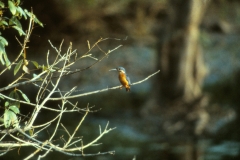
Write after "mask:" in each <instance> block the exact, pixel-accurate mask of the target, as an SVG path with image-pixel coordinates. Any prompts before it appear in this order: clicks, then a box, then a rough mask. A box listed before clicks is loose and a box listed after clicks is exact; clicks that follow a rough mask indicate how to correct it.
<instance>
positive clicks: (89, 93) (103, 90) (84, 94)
mask: <svg viewBox="0 0 240 160" xmlns="http://www.w3.org/2000/svg"><path fill="white" fill-rule="evenodd" d="M159 72H160V70H158V71H157V72H155V73H153V74H151V75H149V76H148V77H146V78H144V79H143V80H141V81H138V82H134V83H132V84H131V85H132V86H133V85H136V84H139V83H142V82H144V81H146V80H148V79H149V78H151V77H152V76H154V75H156V74H157V73H159ZM120 87H121V86H116V87H111V88H105V89H100V90H97V91H91V92H86V93H83V94H77V95H73V96H68V97H65V99H72V98H78V97H83V96H88V95H91V94H96V93H101V92H106V91H108V90H110V89H117V88H120ZM62 99H63V98H62V97H59V98H49V100H52V101H57V100H62Z"/></svg>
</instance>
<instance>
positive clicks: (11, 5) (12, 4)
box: [8, 1, 17, 15]
mask: <svg viewBox="0 0 240 160" xmlns="http://www.w3.org/2000/svg"><path fill="white" fill-rule="evenodd" d="M8 7H9V9H10V11H11V12H12V14H13V15H15V14H16V9H17V8H16V6H15V5H14V3H13V2H12V1H8Z"/></svg>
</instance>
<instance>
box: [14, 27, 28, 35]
mask: <svg viewBox="0 0 240 160" xmlns="http://www.w3.org/2000/svg"><path fill="white" fill-rule="evenodd" d="M12 27H13V28H14V29H16V30H17V31H18V33H19V35H20V36H21V35H26V34H25V32H23V30H22V29H21V28H19V27H18V26H12Z"/></svg>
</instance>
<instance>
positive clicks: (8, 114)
mask: <svg viewBox="0 0 240 160" xmlns="http://www.w3.org/2000/svg"><path fill="white" fill-rule="evenodd" d="M3 116H4V117H3V120H4V126H5V128H9V127H10V126H11V125H13V126H18V124H19V122H18V119H17V115H16V114H15V113H14V112H12V111H10V110H8V109H6V110H5V112H4V115H3Z"/></svg>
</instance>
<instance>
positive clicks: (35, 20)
mask: <svg viewBox="0 0 240 160" xmlns="http://www.w3.org/2000/svg"><path fill="white" fill-rule="evenodd" d="M33 20H34V22H35V23H37V24H39V25H40V26H41V27H43V24H42V22H40V21H39V20H38V19H37V17H36V16H34V19H33Z"/></svg>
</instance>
